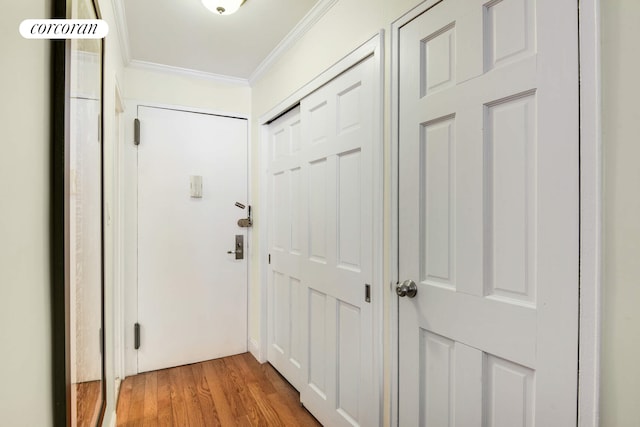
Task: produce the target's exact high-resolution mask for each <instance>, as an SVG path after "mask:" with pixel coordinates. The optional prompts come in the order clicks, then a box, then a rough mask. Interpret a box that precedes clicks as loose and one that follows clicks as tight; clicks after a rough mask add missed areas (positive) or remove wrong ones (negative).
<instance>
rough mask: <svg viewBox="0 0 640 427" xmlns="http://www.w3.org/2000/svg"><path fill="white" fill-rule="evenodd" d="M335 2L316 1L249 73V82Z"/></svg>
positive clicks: (332, 0)
mask: <svg viewBox="0 0 640 427" xmlns="http://www.w3.org/2000/svg"><path fill="white" fill-rule="evenodd" d="M337 2H338V0H320V1H318V3H316V4H315V6H313V7H312V8H311V10H310V11H309V12H308V13H307V14H306V15H305V16H304V17H303V18H302V19H301V20H300V22H298V24H297V25H296V26H295V27H293V29H292V30H291V31H289V34H287V35H286V36H285V38H284V39H282V41H280V43H278V45H277V46H276V47H275V49H273V50H272V51H271V53H269V55H267V57H266V58H265V59H264V60H263V61H262V62H261V63H260V64H259V65H258V66H257V67H256V69H255V70H254V71H253V73H251V76H249V84H251V85H253V83H254V82H255V81H256V80H258V79H259V78H260V77H262V76H263V75H264V74H265V73H266V72H267V70H268V69H269V68H271V66H272V65H273V64H274V63H275V62H276V61H277V60H278V59H279V58H280V56H282V55H283V54H284V53H285V52H286V51H287V50H288V49H289V48H290V47H291V46H293V45H294V44H295V43H296V42H297V41H298V40H300V39H301V38H302V36H304V35H305V34H306V33H307V31H309V30H310V29H311V27H313V26H314V25H315V24H316V22H318V21H319V20H320V18H322V17H323V16H324V15H325V14H326V13H327V12H328V11H329V9H331V8H332V7H333V5H334V4H336V3H337Z"/></svg>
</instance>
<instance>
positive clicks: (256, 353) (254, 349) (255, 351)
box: [248, 338, 267, 363]
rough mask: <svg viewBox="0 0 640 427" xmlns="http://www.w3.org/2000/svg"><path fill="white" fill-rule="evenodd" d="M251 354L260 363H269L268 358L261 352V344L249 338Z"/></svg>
mask: <svg viewBox="0 0 640 427" xmlns="http://www.w3.org/2000/svg"><path fill="white" fill-rule="evenodd" d="M248 346H249V353H251V355H252V356H253V357H254V358H255V359H256V360H257V361H258V362H260V363H264V362H266V361H267V359H266V357H265V358H263V356H262V353H261V352H260V343H258V341H256V340H255V339H253V338H249V341H248Z"/></svg>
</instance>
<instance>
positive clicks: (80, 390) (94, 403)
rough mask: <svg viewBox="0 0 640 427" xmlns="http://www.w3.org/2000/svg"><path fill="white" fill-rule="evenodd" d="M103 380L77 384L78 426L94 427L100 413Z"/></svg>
mask: <svg viewBox="0 0 640 427" xmlns="http://www.w3.org/2000/svg"><path fill="white" fill-rule="evenodd" d="M101 384H102V383H101V381H88V382H84V383H77V384H75V395H76V426H77V427H93V426H95V425H96V424H97V421H98V415H99V413H100V403H101V399H100V394H101V391H102V389H101Z"/></svg>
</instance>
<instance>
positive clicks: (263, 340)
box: [257, 125, 270, 363]
mask: <svg viewBox="0 0 640 427" xmlns="http://www.w3.org/2000/svg"><path fill="white" fill-rule="evenodd" d="M259 138H260V139H259V140H258V141H259V142H260V147H259V149H260V165H259V169H260V172H259V173H260V175H259V176H260V178H261V179H260V227H259V232H260V235H259V239H260V253H259V256H258V268H259V270H260V272H259V274H260V275H259V279H260V282H259V283H260V303H259V304H258V306H259V307H260V313H259V314H258V315H259V319H260V322H259V325H260V329H259V332H258V338H259V342H258V343H257V344H258V346H259V352H258V354H259V355H260V359H258V360H259V361H260V362H261V363H264V362H266V361H267V355H268V351H269V349H268V339H269V317H268V306H269V299H268V298H267V283H268V277H269V259H268V257H269V221H270V218H269V209H268V206H269V195H268V191H267V188H264V187H266V186H267V183H268V182H269V126H268V125H262V126H260V136H259ZM263 186H264V187H263Z"/></svg>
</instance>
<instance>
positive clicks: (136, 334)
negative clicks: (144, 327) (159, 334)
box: [133, 323, 140, 350]
mask: <svg viewBox="0 0 640 427" xmlns="http://www.w3.org/2000/svg"><path fill="white" fill-rule="evenodd" d="M133 348H134V349H136V350H137V349H139V348H140V323H136V324H135V325H133Z"/></svg>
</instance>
